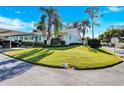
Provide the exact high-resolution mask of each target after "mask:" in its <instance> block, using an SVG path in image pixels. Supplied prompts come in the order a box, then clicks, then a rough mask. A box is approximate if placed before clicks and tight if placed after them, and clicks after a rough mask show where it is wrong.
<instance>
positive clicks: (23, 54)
mask: <svg viewBox="0 0 124 93" xmlns="http://www.w3.org/2000/svg"><path fill="white" fill-rule="evenodd" d="M43 50H44V48H43V49H34V50H31V51H26V52H23V53H21V54H17V55H16V57H17V58H21V59H23V58H26V57H29V56H32V55H34V54H35V53H38V52H41V51H43Z"/></svg>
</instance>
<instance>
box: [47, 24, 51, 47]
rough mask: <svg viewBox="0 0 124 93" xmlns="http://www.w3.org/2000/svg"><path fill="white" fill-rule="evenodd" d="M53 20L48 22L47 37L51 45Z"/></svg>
mask: <svg viewBox="0 0 124 93" xmlns="http://www.w3.org/2000/svg"><path fill="white" fill-rule="evenodd" d="M51 27H52V24H51V22H49V23H48V37H47V44H48V45H50V39H51Z"/></svg>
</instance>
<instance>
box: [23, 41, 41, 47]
mask: <svg viewBox="0 0 124 93" xmlns="http://www.w3.org/2000/svg"><path fill="white" fill-rule="evenodd" d="M21 45H22V46H24V47H29V46H30V47H33V45H34V47H41V46H43V43H42V42H34V43H33V42H21Z"/></svg>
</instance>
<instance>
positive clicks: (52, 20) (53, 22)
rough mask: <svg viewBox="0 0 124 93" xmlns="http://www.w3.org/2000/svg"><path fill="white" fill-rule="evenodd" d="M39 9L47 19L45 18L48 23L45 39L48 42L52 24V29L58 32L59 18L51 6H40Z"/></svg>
mask: <svg viewBox="0 0 124 93" xmlns="http://www.w3.org/2000/svg"><path fill="white" fill-rule="evenodd" d="M40 10H41V11H42V12H44V15H45V16H46V18H47V19H48V20H47V22H48V24H47V32H48V36H47V40H48V41H49V43H50V38H51V30H52V26H54V31H56V32H57V33H58V31H59V28H60V27H61V26H60V24H61V20H60V17H59V15H58V11H57V10H56V9H55V8H53V7H48V8H44V7H41V8H40Z"/></svg>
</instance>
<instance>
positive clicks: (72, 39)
mask: <svg viewBox="0 0 124 93" xmlns="http://www.w3.org/2000/svg"><path fill="white" fill-rule="evenodd" d="M62 33H63V34H64V35H63V36H62V39H63V40H64V41H65V43H66V45H69V44H71V43H82V41H81V35H80V32H79V31H78V30H77V29H76V28H73V29H64V30H63V31H62Z"/></svg>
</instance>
